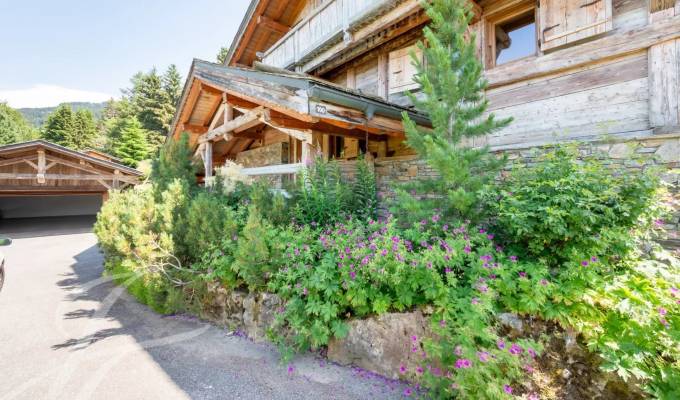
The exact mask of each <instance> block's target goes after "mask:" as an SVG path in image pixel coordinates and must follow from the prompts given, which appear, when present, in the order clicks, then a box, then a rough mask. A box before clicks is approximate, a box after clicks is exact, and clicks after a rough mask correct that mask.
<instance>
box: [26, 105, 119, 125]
mask: <svg viewBox="0 0 680 400" xmlns="http://www.w3.org/2000/svg"><path fill="white" fill-rule="evenodd" d="M111 101H113V100H111ZM63 104H65V105H67V106H70V107H71V109H72V110H74V111H78V110H89V111H90V112H92V115H93V116H94V119H95V120H99V119H100V118H101V117H102V112H103V110H104V109H105V107H106V104H107V103H89V102H78V101H75V102H67V103H63ZM56 109H57V107H36V108H19V109H17V111H19V112H20V113H21V114H22V115H23V116H24V118H25V119H26V121H27V122H28V123H29V125H31V126H32V127H34V128H40V127H41V126H43V125H44V124H45V121H46V120H47V117H48V116H49V115H50V114H52V113H53V112H54V111H55V110H56Z"/></svg>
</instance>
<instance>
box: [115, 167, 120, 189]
mask: <svg viewBox="0 0 680 400" xmlns="http://www.w3.org/2000/svg"><path fill="white" fill-rule="evenodd" d="M113 175H114V177H113V188H114V189H118V187H119V186H120V181H119V180H118V175H120V171H119V170H115V171H113Z"/></svg>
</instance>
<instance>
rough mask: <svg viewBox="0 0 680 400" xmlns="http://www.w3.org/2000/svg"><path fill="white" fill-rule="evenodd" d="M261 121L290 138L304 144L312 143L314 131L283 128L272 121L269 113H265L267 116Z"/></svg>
mask: <svg viewBox="0 0 680 400" xmlns="http://www.w3.org/2000/svg"><path fill="white" fill-rule="evenodd" d="M261 121H262V122H263V123H264V124H266V125H269V126H271V127H272V128H274V129H276V130H278V131H280V132H283V133H285V134H286V135H288V136H290V137H294V138H295V139H297V140H300V141H302V142H303V143H310V144H311V143H312V130H311V129H293V128H286V127H284V126H281V125H279V124H277V123H276V122H274V121H272V119H271V118H270V116H269V115H268V113H265V115H263V116H262V118H261Z"/></svg>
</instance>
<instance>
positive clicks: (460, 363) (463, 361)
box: [456, 358, 472, 369]
mask: <svg viewBox="0 0 680 400" xmlns="http://www.w3.org/2000/svg"><path fill="white" fill-rule="evenodd" d="M470 367H472V361H470V360H468V359H467V358H460V359H458V360H456V368H457V369H461V368H470Z"/></svg>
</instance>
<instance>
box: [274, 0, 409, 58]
mask: <svg viewBox="0 0 680 400" xmlns="http://www.w3.org/2000/svg"><path fill="white" fill-rule="evenodd" d="M396 3H398V1H397V0H330V1H327V2H325V3H324V4H322V5H321V6H319V7H318V8H317V9H316V10H314V11H312V13H311V14H310V15H308V16H307V17H305V19H303V20H302V21H301V22H300V23H298V24H297V25H295V26H294V27H293V28H292V29H291V30H290V31H289V32H288V33H287V34H286V35H285V36H284V37H282V38H281V39H280V40H279V41H278V42H276V43H275V44H274V45H273V46H272V47H271V48H270V49H269V50H267V51H266V52H265V53H264V57H263V58H262V61H263V62H264V63H265V64H268V65H272V66H275V67H279V68H289V67H291V66H294V65H296V64H298V63H300V62H302V61H305V60H306V59H307V58H309V57H311V56H312V55H313V54H314V53H315V51H317V50H319V49H323V48H325V47H326V46H330V45H332V44H335V43H337V42H339V41H341V40H351V33H350V32H351V29H353V28H356V27H357V26H359V25H361V24H363V23H365V22H367V21H369V20H370V19H371V18H372V17H375V16H378V15H380V13H381V12H382V11H384V10H386V9H388V8H389V7H391V6H394V5H395V4H396Z"/></svg>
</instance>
